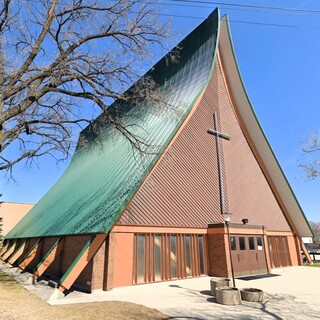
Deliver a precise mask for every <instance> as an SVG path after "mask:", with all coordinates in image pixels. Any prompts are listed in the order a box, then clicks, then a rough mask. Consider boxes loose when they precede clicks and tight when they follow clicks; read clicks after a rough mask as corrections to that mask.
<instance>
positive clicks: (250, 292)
mask: <svg viewBox="0 0 320 320" xmlns="http://www.w3.org/2000/svg"><path fill="white" fill-rule="evenodd" d="M240 293H241V299H242V300H243V301H251V302H262V301H263V299H264V293H263V291H262V290H260V289H256V288H245V289H241V290H240Z"/></svg>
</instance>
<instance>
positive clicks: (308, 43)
mask: <svg viewBox="0 0 320 320" xmlns="http://www.w3.org/2000/svg"><path fill="white" fill-rule="evenodd" d="M205 1H208V0H205ZM199 2H201V1H199ZM224 3H229V4H231V3H235V4H248V5H250V4H252V5H260V6H275V7H280V6H281V7H287V8H299V9H300V10H304V9H308V10H319V12H305V11H301V12H296V11H290V10H286V11H279V10H276V9H273V10H267V9H265V8H260V9H253V8H248V7H236V6H226V5H225V4H224V5H223V4H222V2H221V5H220V7H221V16H222V15H223V14H225V13H227V14H228V16H229V19H230V24H231V33H232V38H233V42H234V47H235V51H236V56H237V59H238V63H239V67H240V70H241V74H242V77H243V80H244V83H245V86H246V88H247V91H248V94H249V97H250V99H251V102H252V104H253V106H254V109H255V112H256V114H257V116H258V118H259V121H260V123H261V125H262V127H263V129H264V131H265V133H266V136H267V138H268V140H269V142H270V144H271V146H272V148H273V151H274V152H275V154H276V156H277V159H278V161H279V163H280V165H281V167H282V169H283V171H284V173H285V174H286V176H287V179H288V181H289V183H290V185H291V187H292V189H293V191H294V193H295V194H296V197H297V198H298V201H299V203H300V205H301V207H302V209H303V211H304V213H305V215H306V217H307V218H308V219H309V220H314V221H320V205H319V195H320V178H318V180H313V181H309V180H307V179H306V178H305V177H304V174H303V172H302V171H301V169H299V167H298V163H299V161H301V160H302V159H303V156H302V155H301V146H302V141H304V140H305V139H306V137H307V135H308V132H309V131H310V130H317V129H320V108H319V107H320V89H319V84H320V63H319V57H320V37H319V34H320V3H319V2H318V1H281V2H279V1H251V2H250V1H249V0H248V1H244V0H243V1H241V2H239V1H234V2H224ZM178 5H180V6H178ZM215 7H216V4H213V5H208V4H201V3H195V2H185V1H181V2H180V3H178V2H177V1H167V0H164V1H163V5H162V6H161V7H159V9H160V11H161V12H162V13H165V14H168V15H179V16H186V17H172V18H171V19H172V26H173V31H174V34H175V40H176V41H175V43H177V42H179V41H180V40H181V39H182V38H183V37H185V36H186V35H187V34H188V33H189V32H190V31H192V29H194V28H195V27H196V26H197V25H198V24H199V23H200V22H201V18H203V19H204V18H206V17H207V16H208V15H209V14H210V12H211V11H212V10H213V9H214V8H215ZM281 12H283V13H281ZM187 17H192V18H187ZM196 17H197V18H196ZM239 21H242V22H239ZM248 22H249V23H248ZM256 23H257V24H256ZM261 23H262V24H268V25H262V24H261ZM274 25H278V26H274ZM279 25H286V26H290V27H280V26H279ZM150 66H151V64H150V65H146V66H145V68H146V69H148V68H149V67H150ZM319 157H320V155H319ZM66 166H67V163H60V164H59V165H58V166H57V165H56V163H55V161H54V160H53V159H51V158H43V159H42V160H41V161H39V162H38V165H37V166H33V167H32V168H25V167H24V166H23V165H19V166H17V167H15V168H14V171H13V175H14V178H15V181H8V179H6V178H5V177H1V183H0V190H1V193H2V194H3V197H2V200H4V201H11V202H25V203H36V202H37V201H38V200H39V199H40V198H41V197H42V196H43V195H44V194H45V193H46V192H47V191H48V190H49V189H50V187H51V186H52V185H53V184H54V183H55V181H57V179H58V178H59V177H60V176H61V175H62V173H63V172H64V170H65V168H66Z"/></svg>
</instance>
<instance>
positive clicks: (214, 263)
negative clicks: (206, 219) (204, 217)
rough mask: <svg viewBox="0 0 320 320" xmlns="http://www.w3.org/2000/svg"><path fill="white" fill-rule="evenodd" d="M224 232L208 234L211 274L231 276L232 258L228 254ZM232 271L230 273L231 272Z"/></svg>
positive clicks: (209, 272)
mask: <svg viewBox="0 0 320 320" xmlns="http://www.w3.org/2000/svg"><path fill="white" fill-rule="evenodd" d="M226 240H227V239H226V237H225V235H224V233H214V234H208V260H209V270H208V274H209V275H210V276H216V277H230V276H231V273H230V267H229V264H230V259H229V257H228V256H227V251H226V246H227V245H228V244H227V243H226ZM229 273H230V274H229Z"/></svg>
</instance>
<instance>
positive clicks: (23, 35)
mask: <svg viewBox="0 0 320 320" xmlns="http://www.w3.org/2000/svg"><path fill="white" fill-rule="evenodd" d="M156 2H157V0H154V1H152V0H151V1H148V2H142V1H137V0H130V1H129V0H116V1H102V0H101V1H98V0H96V1H95V0H92V1H90V0H87V1H84V0H71V1H58V0H39V1H32V2H28V1H17V2H15V1H11V0H2V1H0V152H1V153H0V170H11V169H12V167H13V166H14V165H15V164H17V163H19V162H25V163H32V162H33V161H34V160H35V159H37V158H39V157H41V156H43V155H46V154H48V155H51V156H53V157H54V158H55V159H57V160H60V159H65V158H66V157H68V156H69V155H70V153H71V152H72V150H73V147H74V145H75V144H74V141H75V135H74V132H75V130H79V128H83V127H84V126H86V125H92V127H93V128H97V130H98V128H99V125H96V124H95V125H93V119H94V118H95V117H96V116H97V115H98V114H99V113H102V115H103V116H102V117H100V118H101V119H103V120H104V121H106V123H108V124H109V125H111V126H112V127H114V128H115V129H116V130H118V131H119V132H120V133H121V134H122V135H123V136H124V137H125V138H127V139H128V141H129V142H130V144H131V145H132V146H133V148H135V149H137V150H139V151H141V152H145V153H148V152H150V150H151V149H152V146H150V145H149V144H148V143H147V142H146V141H144V140H143V139H142V138H141V137H138V136H135V135H134V134H133V133H132V131H131V128H132V127H133V126H134V123H131V124H129V125H128V124H127V125H124V124H123V123H122V119H121V117H120V116H118V113H117V112H116V111H115V110H113V112H112V113H111V112H110V111H109V106H110V105H111V104H113V102H114V101H115V100H119V101H121V102H122V103H124V104H125V103H127V102H129V101H130V103H131V104H132V105H136V106H137V109H138V108H139V104H140V102H141V101H143V100H145V99H148V100H152V101H156V102H157V104H159V106H161V107H166V108H170V106H168V105H167V104H166V102H165V99H164V97H163V94H162V93H161V92H160V91H159V90H158V88H157V86H156V84H155V83H154V82H153V81H152V79H149V78H147V77H145V78H143V79H141V80H139V84H136V85H135V86H132V87H131V88H130V90H129V91H126V90H127V89H128V88H129V87H130V86H131V85H132V84H133V83H134V82H135V81H136V80H137V79H139V78H140V77H141V72H139V71H137V70H139V69H138V68H137V66H138V62H139V61H144V60H146V59H148V58H150V52H152V51H155V50H154V47H153V46H155V45H157V46H159V45H160V47H162V49H163V48H164V47H163V43H164V42H165V40H166V39H167V38H168V36H169V24H168V21H161V20H159V18H158V17H159V16H158V15H157V11H156V6H155V3H156ZM150 48H152V50H150ZM173 60H174V59H173ZM124 92H126V93H125V94H124ZM119 106H121V103H120V104H119ZM113 109H114V107H113ZM119 114H121V112H120V111H119ZM138 116H139V113H138V112H137V117H138ZM153 147H154V146H153ZM13 151H14V152H13Z"/></svg>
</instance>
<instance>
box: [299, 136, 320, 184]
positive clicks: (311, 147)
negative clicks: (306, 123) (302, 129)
mask: <svg viewBox="0 0 320 320" xmlns="http://www.w3.org/2000/svg"><path fill="white" fill-rule="evenodd" d="M302 153H303V155H304V161H303V162H301V163H300V164H299V166H300V167H301V168H302V169H303V170H304V172H305V174H306V176H307V178H309V179H315V178H317V177H319V176H320V132H319V131H314V132H310V133H309V136H308V138H307V139H306V141H304V143H303V147H302Z"/></svg>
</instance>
